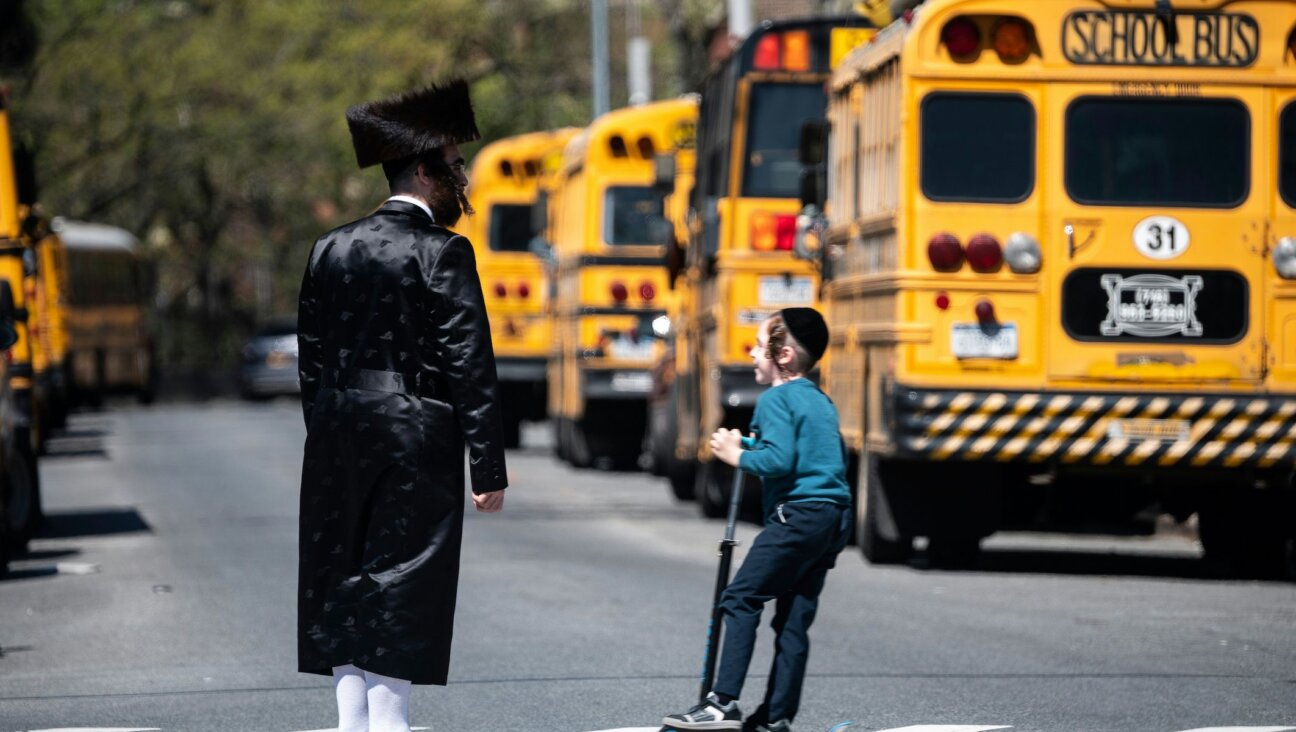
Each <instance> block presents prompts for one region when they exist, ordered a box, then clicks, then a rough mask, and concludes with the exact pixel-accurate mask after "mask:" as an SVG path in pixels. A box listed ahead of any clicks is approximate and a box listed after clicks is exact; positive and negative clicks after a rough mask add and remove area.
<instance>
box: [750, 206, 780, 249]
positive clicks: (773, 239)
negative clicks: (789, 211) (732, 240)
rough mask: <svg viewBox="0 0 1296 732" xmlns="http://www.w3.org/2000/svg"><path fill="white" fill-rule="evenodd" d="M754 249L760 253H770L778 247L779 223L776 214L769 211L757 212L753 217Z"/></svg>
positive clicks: (752, 239) (752, 237) (752, 236)
mask: <svg viewBox="0 0 1296 732" xmlns="http://www.w3.org/2000/svg"><path fill="white" fill-rule="evenodd" d="M751 243H752V249H755V250H756V251H758V252H770V251H773V250H774V249H775V248H776V247H778V223H777V221H776V220H775V216H774V214H772V213H770V212H769V211H757V212H755V213H753V214H752V215H751Z"/></svg>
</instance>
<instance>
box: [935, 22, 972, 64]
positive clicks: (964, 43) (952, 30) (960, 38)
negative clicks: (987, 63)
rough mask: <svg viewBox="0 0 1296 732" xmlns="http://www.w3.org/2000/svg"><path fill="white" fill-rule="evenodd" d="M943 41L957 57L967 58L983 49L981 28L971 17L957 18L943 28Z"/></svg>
mask: <svg viewBox="0 0 1296 732" xmlns="http://www.w3.org/2000/svg"><path fill="white" fill-rule="evenodd" d="M941 42H942V43H944V44H945V48H947V49H949V52H950V55H951V56H953V57H955V58H966V57H968V56H971V55H972V54H974V53H976V52H977V51H979V50H981V29H980V28H978V27H977V24H976V23H975V22H974V21H973V20H972V19H971V18H955V19H954V20H951V21H950V22H948V23H946V24H945V27H944V28H943V29H941Z"/></svg>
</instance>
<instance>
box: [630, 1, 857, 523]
mask: <svg viewBox="0 0 1296 732" xmlns="http://www.w3.org/2000/svg"><path fill="white" fill-rule="evenodd" d="M873 32H874V29H873V28H872V27H871V26H870V24H869V22H868V20H867V19H865V18H862V17H850V18H831V17H825V18H816V19H812V20H797V21H780V22H770V21H766V22H764V23H762V24H760V25H759V26H757V27H756V29H755V30H753V31H752V33H751V35H749V36H748V37H747V39H746V40H745V41H743V43H742V45H741V46H739V47H738V48H737V49H735V51H734V52H733V54H732V56H730V57H729V59H728V60H727V61H726V62H725V63H724V64H723V65H721V66H720V67H719V68H718V69H717V70H715V71H714V72H713V73H712V74H711V75H710V76H709V77H708V78H707V79H706V80H705V81H704V82H703V84H702V88H701V107H700V115H699V118H698V126H697V149H696V164H695V166H696V173H695V178H696V181H695V182H694V183H693V185H692V191H691V194H690V197H689V200H690V204H689V212H688V228H689V241H688V245H687V247H686V248H685V256H684V262H683V264H684V268H685V269H684V271H683V272H678V271H675V272H673V274H675V275H677V276H679V278H680V279H681V280H682V281H683V282H684V285H683V286H684V288H685V290H686V291H687V292H688V296H687V298H686V309H685V312H683V314H682V316H681V318H680V320H681V322H678V323H675V324H673V325H674V330H675V332H676V336H675V344H676V350H677V353H676V375H675V380H674V390H673V394H672V395H671V398H672V399H673V401H674V405H675V406H674V409H673V412H674V414H675V415H676V417H677V421H676V424H675V430H674V431H675V434H674V439H675V448H674V450H673V451H672V454H671V455H670V458H671V460H672V462H671V464H670V465H669V466H668V467H667V470H666V472H667V473H668V474H669V476H670V480H671V488H672V490H673V491H674V493H675V495H677V496H680V497H687V496H694V497H696V499H697V500H698V503H699V505H700V506H701V508H702V511H703V512H704V513H705V514H707V515H709V516H718V515H720V514H721V513H722V512H723V511H724V508H725V506H726V505H727V503H728V498H727V489H728V486H729V484H730V481H729V478H728V477H727V469H726V468H724V466H722V465H717V464H715V463H714V462H713V461H712V460H711V455H710V452H709V450H708V448H707V438H708V437H709V436H710V434H711V433H712V432H713V431H715V430H716V429H717V428H719V427H721V426H724V427H732V428H738V429H743V430H746V428H747V426H748V425H749V424H750V421H751V415H752V410H753V408H754V407H755V404H756V398H757V397H758V396H759V395H760V392H761V390H762V388H761V387H759V386H757V384H756V379H755V375H754V373H753V371H752V364H751V358H750V356H749V355H748V352H749V351H750V350H751V347H752V345H753V344H754V343H755V342H756V331H757V328H758V327H759V326H760V323H761V321H762V320H764V319H765V318H766V317H768V316H769V315H771V314H772V313H774V312H776V311H778V310H780V309H782V308H784V307H790V306H805V305H814V304H815V302H816V292H817V288H818V277H817V274H816V272H815V269H814V267H813V266H812V265H811V264H810V263H809V262H806V261H803V260H800V259H797V258H796V257H795V256H794V255H793V252H792V247H793V243H794V238H795V233H796V217H797V213H798V204H797V194H798V190H799V181H800V165H799V164H798V161H797V143H798V140H799V137H800V132H801V126H802V124H803V122H805V121H806V120H810V119H819V118H822V117H823V115H824V114H825V106H826V99H825V93H824V84H825V83H826V82H827V80H828V78H829V72H830V70H831V69H832V67H833V66H834V65H835V64H836V63H837V62H838V61H839V60H840V59H841V58H842V57H843V56H844V55H845V54H846V52H847V51H849V50H850V49H851V48H852V47H853V46H855V45H858V44H859V43H862V42H865V41H867V40H868V38H869V37H870V36H871V34H872V33H873ZM677 266H678V265H677ZM666 437H667V438H669V437H670V435H669V434H667V435H666ZM656 440H657V437H656V436H654V441H656Z"/></svg>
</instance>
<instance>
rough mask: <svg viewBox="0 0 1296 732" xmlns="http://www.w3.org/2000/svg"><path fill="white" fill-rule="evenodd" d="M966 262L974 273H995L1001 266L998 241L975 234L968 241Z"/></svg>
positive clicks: (1001, 260)
mask: <svg viewBox="0 0 1296 732" xmlns="http://www.w3.org/2000/svg"><path fill="white" fill-rule="evenodd" d="M967 261H968V264H969V265H971V267H972V270H973V271H975V272H995V271H997V270H998V269H999V267H1000V266H1002V265H1003V249H1001V248H1000V247H999V240H998V239H996V238H994V237H993V236H991V235H989V234H977V235H976V236H974V237H972V238H971V239H969V240H968V245H967Z"/></svg>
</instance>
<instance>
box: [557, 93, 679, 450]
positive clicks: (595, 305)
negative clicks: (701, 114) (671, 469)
mask: <svg viewBox="0 0 1296 732" xmlns="http://www.w3.org/2000/svg"><path fill="white" fill-rule="evenodd" d="M696 117H697V102H696V101H695V100H693V99H688V98H685V99H675V100H669V101H662V102H655V103H652V104H646V105H643V106H640V107H630V108H626V109H620V110H615V111H612V112H609V113H607V114H605V115H603V116H601V117H599V118H598V119H596V120H595V121H594V122H593V123H591V124H590V126H589V127H588V128H586V129H585V130H584V131H583V132H581V133H580V134H579V135H577V136H576V137H575V138H574V139H573V140H572V142H571V143H569V144H568V146H567V150H566V152H565V154H564V160H563V168H562V171H561V173H559V174H558V176H556V179H555V182H554V190H553V192H552V193H551V200H550V202H549V206H548V210H549V212H550V216H551V220H550V221H549V222H548V223H549V236H548V237H547V238H548V240H549V241H550V242H551V243H552V245H553V249H554V251H553V255H554V257H555V266H554V269H553V276H554V282H555V286H556V292H555V301H554V308H553V312H554V328H555V337H554V351H553V356H552V358H551V360H550V378H549V390H550V393H549V403H550V417H551V418H552V419H554V420H555V426H556V429H557V437H558V441H557V442H558V444H557V449H558V453H559V455H560V456H561V457H563V458H564V459H567V460H569V461H570V462H571V463H572V464H574V465H577V466H586V465H590V464H593V463H594V462H596V461H600V462H609V461H610V462H611V463H613V464H616V465H620V466H622V467H633V466H634V465H636V464H637V461H638V458H639V455H640V453H641V452H642V448H643V437H644V425H645V422H646V417H647V399H648V395H649V391H650V389H651V385H652V379H651V375H650V369H651V367H652V364H653V362H654V360H655V359H657V358H658V357H659V356H660V354H661V351H662V349H663V348H664V346H663V344H662V343H661V341H660V339H659V338H657V337H656V334H655V333H654V331H653V321H654V320H656V319H657V318H660V317H661V316H662V315H664V314H665V313H666V310H667V303H668V302H669V300H670V299H671V298H672V297H674V294H673V293H672V292H671V290H670V288H669V287H668V286H667V281H666V270H665V268H664V267H663V266H662V255H663V253H664V242H665V241H666V240H667V238H668V231H667V228H668V227H667V224H666V222H665V219H664V218H663V208H662V192H661V191H659V190H656V189H654V188H653V177H654V172H653V171H654V169H653V160H654V158H655V156H656V154H657V153H659V152H668V151H671V150H673V146H674V144H675V143H674V141H675V140H676V139H678V136H679V132H678V130H679V128H680V127H681V126H691V125H692V124H693V123H694V120H695V119H696Z"/></svg>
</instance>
